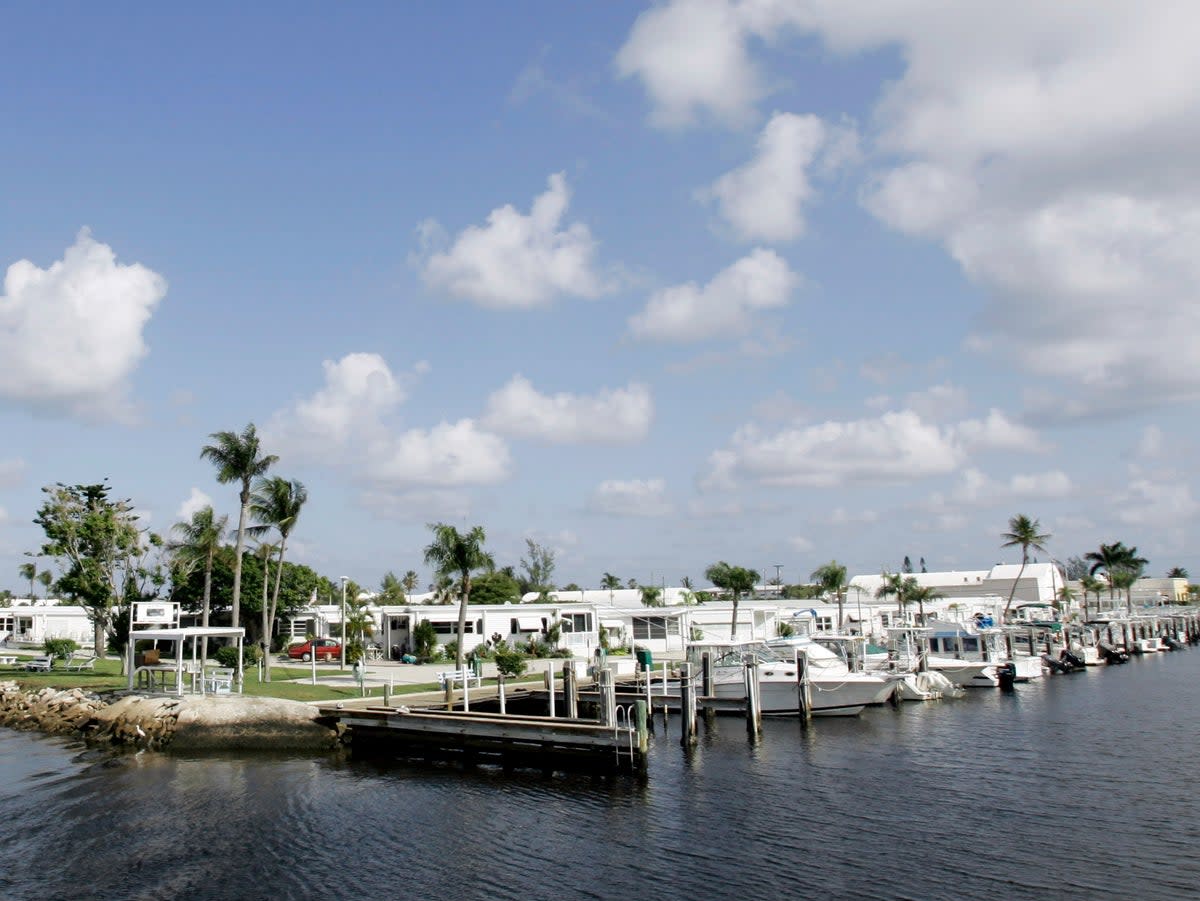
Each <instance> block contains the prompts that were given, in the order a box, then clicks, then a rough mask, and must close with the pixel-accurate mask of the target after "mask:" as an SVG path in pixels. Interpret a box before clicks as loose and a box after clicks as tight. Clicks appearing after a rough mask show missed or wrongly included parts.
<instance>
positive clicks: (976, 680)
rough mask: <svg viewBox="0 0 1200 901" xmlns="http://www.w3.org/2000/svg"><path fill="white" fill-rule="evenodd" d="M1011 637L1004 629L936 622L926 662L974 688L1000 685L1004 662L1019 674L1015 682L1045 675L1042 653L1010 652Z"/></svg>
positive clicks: (929, 639)
mask: <svg viewBox="0 0 1200 901" xmlns="http://www.w3.org/2000/svg"><path fill="white" fill-rule="evenodd" d="M1022 634H1025V633H1024V632H1022ZM1012 637H1013V636H1012V635H1010V634H1008V633H1006V632H1005V630H1004V629H1002V628H995V627H987V628H983V629H978V630H973V629H970V628H968V627H967V626H966V625H965V624H963V623H948V622H939V623H933V624H932V628H931V630H930V634H929V637H928V639H927V645H928V647H929V657H928V659H927V663H928V666H929V668H930V669H932V670H936V671H937V672H940V673H941V674H942V675H944V676H946V678H948V679H949V680H950V681H951V682H953V683H954V684H955V685H962V686H965V687H972V688H995V687H997V686H998V685H999V684H1000V677H999V673H998V667H999V666H1000V665H1002V664H1012V666H1013V670H1014V671H1015V673H1016V676H1015V680H1014V681H1017V682H1029V681H1032V680H1033V679H1040V678H1041V677H1042V675H1043V673H1042V659H1041V656H1040V655H1032V654H1021V653H1019V652H1017V653H1010V647H1011V646H1012ZM1018 637H1019V636H1018ZM1013 650H1016V649H1015V648H1014V649H1013Z"/></svg>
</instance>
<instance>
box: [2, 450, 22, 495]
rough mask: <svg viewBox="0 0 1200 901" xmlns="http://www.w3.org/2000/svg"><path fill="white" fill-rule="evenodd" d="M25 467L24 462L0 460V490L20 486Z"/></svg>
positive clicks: (15, 459) (14, 459) (13, 459)
mask: <svg viewBox="0 0 1200 901" xmlns="http://www.w3.org/2000/svg"><path fill="white" fill-rule="evenodd" d="M25 470H26V465H25V461H24V460H19V459H17V458H15V457H14V458H12V459H9V460H0V488H11V487H12V486H14V485H17V484H20V482H21V480H22V479H23V478H24V477H25Z"/></svg>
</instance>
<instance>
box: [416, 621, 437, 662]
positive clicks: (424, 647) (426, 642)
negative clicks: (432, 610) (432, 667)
mask: <svg viewBox="0 0 1200 901" xmlns="http://www.w3.org/2000/svg"><path fill="white" fill-rule="evenodd" d="M436 647H437V629H435V628H434V627H433V623H431V622H430V621H429V620H427V619H423V620H421V622H420V623H418V624H417V627H416V628H415V629H413V653H414V654H416V655H417V657H422V658H432V657H433V656H434V649H435V648H436Z"/></svg>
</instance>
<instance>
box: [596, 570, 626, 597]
mask: <svg viewBox="0 0 1200 901" xmlns="http://www.w3.org/2000/svg"><path fill="white" fill-rule="evenodd" d="M600 587H601V588H607V589H608V602H609V603H610V604H611V603H612V599H613V592H614V591H615V590H616V589H618V588H620V587H621V580H620V579H619V578H618V577H617V576H614V575H613V574H612V573H605V574H604V575H603V576H602V577H601V579H600Z"/></svg>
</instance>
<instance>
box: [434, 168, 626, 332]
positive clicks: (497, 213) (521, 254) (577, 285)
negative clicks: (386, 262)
mask: <svg viewBox="0 0 1200 901" xmlns="http://www.w3.org/2000/svg"><path fill="white" fill-rule="evenodd" d="M570 199H571V194H570V190H569V189H568V187H567V180H566V177H565V176H564V175H563V173H561V172H559V173H555V174H554V175H551V176H550V178H549V180H548V187H547V189H546V192H545V193H544V194H542V195H540V196H539V197H537V198H536V199H535V200H534V201H533V207H532V209H531V210H530V212H529V215H528V216H525V215H522V214H521V213H520V212H518V211H517V210H516V209H514V208H513V207H512V206H511V205H505V206H502V207H500V208H498V209H495V210H492V212H491V213H490V214H489V215H488V218H487V224H486V225H483V226H478V225H472V226H469V227H468V228H466V229H464V230H463V231H462V232H461V233H460V234H459V235H458V237H457V238H456V239H455V240H454V244H453V245H452V246H451V247H450V248H449V250H446V251H433V252H430V251H431V250H432V248H429V247H426V248H424V250H425V251H426V254H427V255H426V256H425V258H424V260H423V271H422V274H423V276H424V279H425V282H426V284H428V285H429V286H430V287H432V288H434V289H436V290H439V291H444V292H445V293H447V294H450V295H451V296H453V297H460V298H465V299H467V300H471V301H474V302H475V303H477V304H479V305H480V306H484V307H490V308H492V309H497V310H515V309H530V308H533V307H539V306H545V305H547V304H549V303H551V302H552V301H554V300H555V299H556V298H558V297H564V296H566V297H598V296H599V295H601V294H603V293H604V292H605V291H606V290H608V286H607V285H605V284H604V282H603V280H602V279H601V278H600V277H599V276H598V275H597V273H596V272H595V271H594V268H593V257H594V255H595V251H596V242H595V240H594V239H593V238H592V234H591V232H590V231H589V230H588V227H587V226H586V225H584V224H582V223H579V222H575V223H572V224H570V225H567V226H565V227H564V226H563V225H562V220H563V217H564V216H565V215H566V212H567V206H568V204H569V203H570ZM420 231H421V233H422V235H423V236H424V238H426V239H427V240H428V239H429V236H431V235H437V234H440V233H441V231H442V229H441V226H439V225H438V224H437V223H436V222H432V221H427V222H425V223H422V225H421V229H420Z"/></svg>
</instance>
